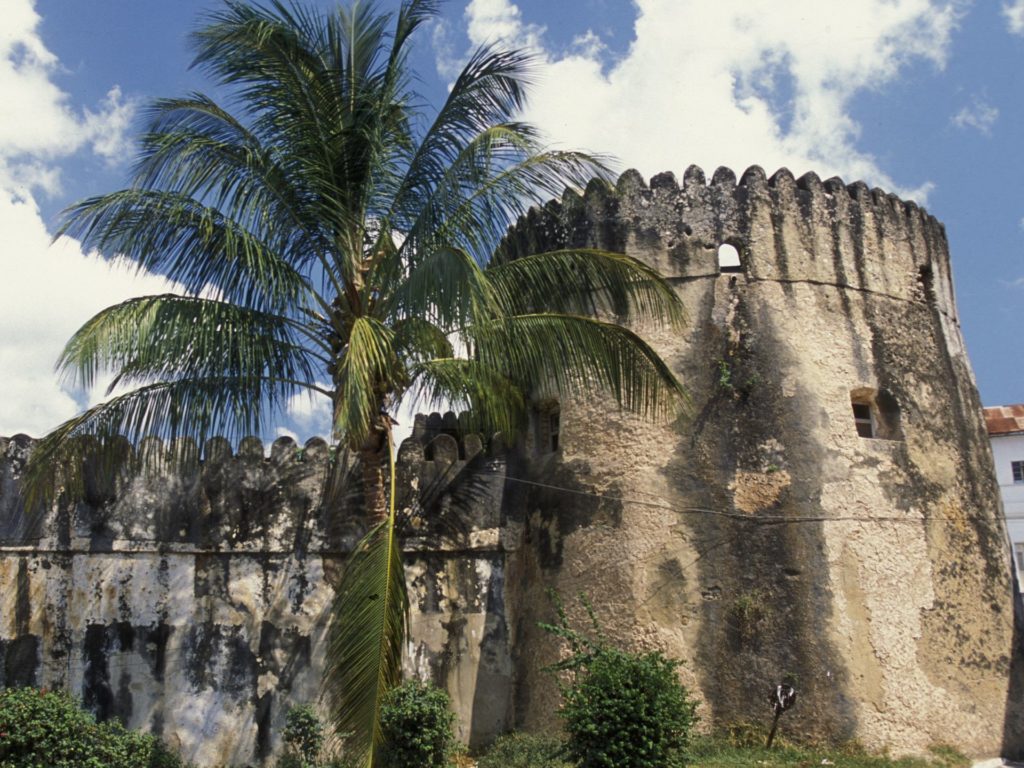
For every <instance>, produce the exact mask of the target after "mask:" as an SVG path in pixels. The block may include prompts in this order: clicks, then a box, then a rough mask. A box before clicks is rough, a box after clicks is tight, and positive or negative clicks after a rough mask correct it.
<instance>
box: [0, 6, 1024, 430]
mask: <svg viewBox="0 0 1024 768" xmlns="http://www.w3.org/2000/svg"><path fill="white" fill-rule="evenodd" d="M384 4H385V5H387V4H388V3H384ZM321 5H323V6H324V7H329V6H330V5H331V3H326V2H323V3H321ZM214 7H216V3H215V2H214V0H175V1H174V2H167V1H165V0H133V1H131V2H129V1H128V0H89V2H83V0H34V1H33V0H5V2H4V8H3V16H0V48H2V50H3V61H2V63H0V105H2V106H0V110H2V114H0V269H2V274H3V275H4V280H3V281H2V283H0V329H2V332H0V368H2V369H3V371H4V374H3V376H2V377H0V434H13V433H15V432H21V431H24V432H28V433H30V434H41V433H42V432H44V431H46V430H47V429H49V428H51V427H52V426H55V425H56V424H57V423H58V422H59V421H60V420H62V419H65V418H67V417H69V416H71V415H73V414H74V412H75V410H76V409H77V408H79V407H81V406H82V405H84V404H85V403H87V402H88V401H90V400H91V399H95V398H96V397H98V396H99V392H98V391H95V392H87V393H83V392H70V391H67V390H66V389H64V388H62V387H61V385H60V383H59V382H58V381H57V380H56V379H55V377H54V376H53V374H52V365H53V361H54V359H55V358H56V356H57V354H58V353H59V351H60V348H61V346H62V344H63V342H64V341H65V340H66V339H67V337H68V336H69V335H70V334H71V333H72V332H73V331H74V330H75V329H76V328H77V327H78V326H79V325H80V324H81V323H82V322H84V321H85V320H86V319H87V318H88V317H89V316H90V315H91V314H92V313H94V312H96V311H97V310H99V309H100V308H102V307H103V306H106V305H108V304H110V303H113V302H115V301H118V300H120V299H123V298H125V297H127V296H129V295H133V294H138V293H148V292H154V291H159V290H164V288H165V286H164V285H163V284H162V282H161V280H160V278H159V277H158V276H153V275H141V276H135V275H130V274H128V273H126V272H124V271H110V270H109V269H108V268H107V266H106V265H104V264H103V263H100V262H99V261H97V260H96V259H95V258H94V257H90V256H89V255H87V254H83V253H82V250H81V248H80V247H79V245H78V243H76V242H74V241H71V240H67V239H63V240H59V241H57V243H56V244H54V245H53V246H50V244H49V241H50V237H51V236H52V233H53V232H54V230H55V226H56V220H57V214H58V213H59V211H60V210H61V209H62V208H63V207H64V206H66V205H68V204H69V203H71V202H73V201H75V200H77V199H80V198H82V197H86V196H89V195H94V194H100V193H103V192H107V191H111V190H113V189H116V188H118V187H120V186H121V185H122V184H123V182H124V180H125V178H126V175H127V170H128V166H129V163H130V158H131V154H132V145H131V137H132V131H133V126H134V125H136V120H137V118H138V114H139V110H140V109H141V108H142V107H143V105H144V104H145V103H146V101H147V100H149V99H152V98H156V97H161V96H172V95H179V94H181V93H184V92H186V91H189V90H192V89H204V88H206V84H205V83H204V82H203V81H202V79H201V77H200V76H199V75H198V74H197V73H195V72H192V71H190V70H188V62H189V58H190V57H189V51H188V47H187V39H186V37H187V34H188V32H189V30H191V29H193V28H194V26H195V24H196V21H197V18H198V17H199V16H200V14H201V13H202V12H203V11H204V10H206V9H210V8H214ZM494 41H497V42H501V43H505V44H509V45H518V46H525V47H528V48H531V49H532V50H534V52H535V53H536V54H537V56H538V57H539V59H540V61H541V62H542V65H543V66H542V69H541V71H540V82H539V83H538V85H537V87H536V88H535V91H534V97H533V100H532V102H531V105H530V107H529V108H528V110H527V113H526V115H525V118H526V119H528V120H531V121H533V122H535V123H537V124H538V125H539V126H540V127H541V128H542V129H543V130H544V131H545V132H546V133H547V135H548V136H549V137H550V139H551V140H552V141H554V142H557V143H559V144H561V145H563V146H567V147H575V148H584V149H589V150H594V151H605V152H611V153H613V154H614V155H615V156H617V157H618V158H619V163H620V166H621V168H623V169H624V168H627V167H637V168H639V170H640V171H641V172H642V173H643V174H644V175H645V176H648V177H649V176H650V175H653V174H654V173H657V172H659V171H662V170H671V171H674V172H675V173H676V174H677V176H681V175H682V172H683V170H684V169H685V168H686V167H687V166H688V165H689V164H690V163H697V164H699V165H701V166H703V167H704V168H705V170H706V171H707V172H708V173H709V174H710V172H711V171H713V170H714V168H715V167H717V166H718V165H727V166H730V167H732V168H733V169H735V170H736V171H737V173H739V172H741V171H742V170H743V169H744V168H745V167H746V166H748V165H751V164H754V163H756V164H759V165H761V166H763V167H764V168H765V169H766V170H767V171H768V173H771V172H773V171H774V170H776V169H777V168H778V167H780V166H783V165H785V166H787V167H789V168H790V169H791V170H792V171H793V172H794V173H795V174H797V175H800V174H801V173H803V172H805V171H808V170H815V171H817V172H818V174H819V175H820V176H821V177H822V178H827V177H828V176H832V175H839V176H841V177H842V178H844V179H845V180H846V181H848V182H852V181H855V180H857V179H863V180H865V181H866V182H867V183H868V184H869V185H871V186H881V187H883V188H885V189H887V190H890V191H893V192H896V193H898V194H901V195H903V196H905V197H908V198H913V199H916V200H917V201H919V202H921V203H923V204H924V205H925V206H926V207H927V208H928V210H929V211H930V212H931V213H933V214H934V215H936V216H937V217H938V218H939V219H941V220H942V221H943V222H945V224H946V229H947V234H948V236H949V241H950V246H951V251H952V255H953V264H954V275H955V281H956V291H957V298H958V301H959V307H960V314H961V321H962V325H963V332H964V336H965V339H966V342H967V349H968V352H969V354H970V357H971V360H972V362H973V364H974V369H975V372H976V375H977V378H978V384H979V388H980V390H981V394H982V399H983V401H984V403H985V404H986V405H996V404H1005V403H1016V402H1021V401H1024V376H1022V373H1024V363H1022V360H1024V358H1022V356H1021V355H1020V353H1019V352H1018V348H1017V346H1016V344H1015V343H1014V342H1013V341H1012V338H1013V336H1012V334H1013V333H1015V332H1016V331H1017V330H1020V329H1021V328H1022V327H1024V322H1022V321H1024V302H1022V299H1024V259H1022V252H1024V194H1021V180H1022V179H1024V161H1022V156H1024V155H1022V153H1021V147H1020V144H1021V139H1022V137H1024V130H1022V129H1024V100H1022V99H1021V98H1020V92H1021V83H1020V80H1021V77H1022V75H1021V72H1022V71H1024V67H1022V66H1021V64H1022V63H1024V0H976V1H975V2H971V1H970V0H859V2H857V3H851V2H849V0H786V2H784V3H780V2H778V1H777V0H731V1H730V0H717V2H710V1H709V0H632V1H631V0H560V1H559V2H550V0H548V1H546V2H541V1H539V0H519V1H518V2H513V0H450V1H449V2H448V3H447V4H446V5H445V6H444V12H443V15H442V16H441V17H440V18H439V19H438V21H437V22H436V23H435V24H434V25H433V26H432V27H431V28H430V29H428V30H426V31H425V32H423V33H422V34H421V35H420V39H419V41H418V46H417V49H416V56H415V60H414V63H415V66H416V68H417V72H418V74H419V76H420V77H421V79H422V92H423V94H424V96H426V97H427V98H428V99H433V100H436V99H439V98H440V97H441V96H443V94H444V90H445V86H446V83H447V82H449V81H450V79H451V78H452V77H453V75H454V73H455V71H456V70H457V67H458V65H459V63H460V62H461V61H463V60H464V59H465V57H466V55H467V53H468V51H469V50H470V49H471V48H472V46H474V45H477V44H480V43H483V42H494ZM323 416H324V412H323V408H322V407H320V406H318V405H316V404H309V403H296V404H295V409H294V412H293V413H292V420H291V423H290V424H289V425H287V426H288V427H289V428H290V429H292V430H293V431H295V432H297V433H298V434H299V436H300V437H303V438H304V437H306V436H308V435H309V434H313V433H315V432H322V431H323V427H322V426H321V425H322V419H323Z"/></svg>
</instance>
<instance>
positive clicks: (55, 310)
mask: <svg viewBox="0 0 1024 768" xmlns="http://www.w3.org/2000/svg"><path fill="white" fill-rule="evenodd" d="M38 24H39V17H38V15H37V14H36V12H35V9H34V7H33V4H32V2H31V1H30V0H9V1H8V2H7V3H5V4H4V21H3V23H2V24H0V99H2V100H3V104H4V109H5V112H6V113H7V114H13V115H17V116H18V119H16V120H2V121H0V274H3V276H4V278H3V280H2V281H0V328H2V329H3V332H2V334H0V370H2V371H4V375H3V376H0V434H3V435H11V434H15V433H17V432H27V433H29V434H32V435H41V434H43V433H44V432H46V431H48V430H49V429H51V428H53V427H54V426H56V425H57V424H58V423H59V422H60V421H62V420H64V419H67V418H69V417H70V416H73V415H74V414H75V413H76V412H77V411H78V410H79V407H80V406H81V405H82V404H83V402H85V401H88V402H95V401H96V400H97V399H98V398H99V397H102V395H103V392H102V387H96V388H95V389H94V391H92V392H89V393H69V392H67V391H65V390H64V389H62V388H61V387H60V386H59V385H58V382H57V379H56V377H55V376H54V373H53V364H54V362H55V360H56V359H57V356H58V354H59V353H60V350H61V348H62V347H63V345H64V342H65V341H67V339H68V337H69V336H70V335H71V334H72V333H73V332H74V331H75V330H76V329H77V328H78V327H79V326H80V325H81V324H82V323H83V322H84V321H85V320H87V319H88V318H89V317H90V316H92V315H93V314H95V313H96V312H97V311H98V310H100V309H102V308H103V307H105V306H108V305H110V304H113V303H115V302H118V301H122V300H123V299H125V298H127V297H129V296H133V295H139V294H145V293H155V292H162V291H166V290H168V289H169V288H170V287H172V286H169V285H168V283H167V282H166V281H165V280H163V279H161V278H158V277H154V276H151V275H145V274H143V275H136V274H135V273H134V272H133V271H129V270H128V269H126V268H123V267H122V268H110V266H109V265H108V264H107V263H106V262H104V261H102V260H100V259H99V258H97V257H96V256H95V255H93V256H86V255H85V254H83V252H82V248H81V246H80V244H79V243H78V242H76V241H75V240H72V239H70V238H61V239H60V240H58V241H57V242H55V243H53V244H52V245H51V243H50V240H51V233H50V232H48V231H47V228H46V225H45V224H44V222H43V220H42V217H41V215H40V212H39V207H38V205H37V203H36V200H35V197H34V195H35V194H38V192H40V191H42V192H52V191H54V190H56V189H57V188H58V186H59V181H60V176H59V166H58V165H57V163H58V161H59V160H60V159H61V158H64V157H67V156H69V155H70V154H72V153H74V152H76V151H79V150H81V149H83V148H90V149H91V150H92V151H93V152H95V153H96V154H98V155H99V156H101V157H103V158H105V159H107V160H108V161H113V160H115V159H117V158H118V157H119V156H122V155H123V154H124V151H125V147H126V141H125V132H126V129H127V127H128V124H129V122H130V120H131V116H132V111H133V108H134V105H133V104H132V103H131V102H126V101H125V100H124V99H123V98H122V95H121V92H120V90H119V89H118V88H117V87H116V86H115V87H113V88H111V90H110V91H109V93H108V94H107V98H106V99H105V100H104V102H103V103H102V104H100V105H98V107H97V109H96V110H95V111H91V110H87V111H86V112H85V113H84V114H81V115H78V114H76V113H75V112H74V111H73V110H72V109H71V108H70V106H69V105H68V98H67V95H66V94H65V93H63V92H62V91H61V90H60V89H59V88H58V87H57V86H56V85H55V84H54V83H53V82H52V80H51V76H52V75H53V74H54V72H56V71H57V68H58V66H59V63H58V61H57V58H56V57H55V56H54V55H53V53H51V52H50V51H49V50H47V48H46V46H45V45H44V43H43V41H42V39H41V38H40V37H39V35H38V33H37V26H38Z"/></svg>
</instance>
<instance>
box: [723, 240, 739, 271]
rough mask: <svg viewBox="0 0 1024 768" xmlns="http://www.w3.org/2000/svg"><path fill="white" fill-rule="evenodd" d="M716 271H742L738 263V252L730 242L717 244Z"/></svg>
mask: <svg viewBox="0 0 1024 768" xmlns="http://www.w3.org/2000/svg"><path fill="white" fill-rule="evenodd" d="M718 271H719V272H742V271H743V267H742V266H741V265H740V252H739V251H738V250H736V246H735V245H733V244H732V243H722V244H721V245H720V246H718Z"/></svg>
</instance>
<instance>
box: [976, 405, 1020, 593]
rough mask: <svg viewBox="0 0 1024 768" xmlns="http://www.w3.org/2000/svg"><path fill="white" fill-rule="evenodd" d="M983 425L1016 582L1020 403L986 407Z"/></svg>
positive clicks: (1018, 558)
mask: <svg viewBox="0 0 1024 768" xmlns="http://www.w3.org/2000/svg"><path fill="white" fill-rule="evenodd" d="M985 426H986V427H987V428H988V435H989V439H990V440H991V442H992V458H993V460H994V461H995V464H996V478H997V479H998V481H999V491H1000V493H1001V495H1002V497H1003V510H1004V511H1005V512H1006V528H1007V531H1008V532H1009V535H1010V542H1011V543H1012V546H1013V562H1014V564H1015V565H1016V567H1017V582H1018V585H1019V584H1020V582H1021V580H1022V577H1024V404H1021V405H1001V406H996V407H994V408H986V409H985Z"/></svg>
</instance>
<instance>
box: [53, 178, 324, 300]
mask: <svg viewBox="0 0 1024 768" xmlns="http://www.w3.org/2000/svg"><path fill="white" fill-rule="evenodd" d="M65 234H67V235H71V236H73V237H77V238H79V239H80V240H82V242H83V244H84V245H85V246H86V247H87V248H96V249H98V250H99V251H100V252H102V253H107V254H117V255H119V256H121V257H123V258H125V259H128V260H130V261H133V262H134V263H135V264H136V265H137V266H138V268H139V269H146V270H151V271H154V272H157V273H160V274H163V275H165V276H167V278H168V279H170V280H174V281H176V282H178V283H180V284H181V285H182V286H183V287H184V289H185V290H186V291H187V292H189V293H193V294H200V293H202V292H204V291H209V290H210V289H211V288H212V289H214V290H215V291H216V292H217V293H218V294H219V295H220V296H221V297H222V298H224V299H226V300H229V301H234V302H238V303H240V304H244V305H246V306H249V307H253V308H262V309H269V310H272V311H273V310H275V309H279V308H281V307H287V306H295V305H296V304H298V305H300V306H301V305H302V304H303V303H304V302H305V301H306V300H307V299H308V297H310V296H312V295H314V291H313V289H312V287H311V286H310V284H309V281H308V280H307V278H306V277H305V276H304V275H303V274H302V273H301V272H299V271H297V270H296V269H295V268H294V267H293V266H292V265H291V264H289V263H288V261H287V260H286V259H285V258H283V257H282V256H281V254H280V253H278V252H277V251H276V250H275V249H274V248H273V247H271V246H269V245H268V244H267V243H265V242H264V241H263V240H261V239H260V238H259V237H258V236H256V235H254V234H253V233H252V232H250V231H248V230H247V229H245V228H244V227H242V226H240V225H238V224H237V223H236V222H234V221H232V220H231V219H228V218H226V217H224V216H223V215H222V214H221V213H220V212H219V211H217V210H216V209H214V208H211V207H208V206H205V205H203V204H202V203H199V202H197V201H195V200H193V199H192V198H190V197H188V196H185V195H179V194H176V193H173V192H162V191H145V190H137V189H127V190H122V191H120V192H114V193H111V194H109V195H103V196H101V197H93V198H89V199H87V200H83V201H81V202H79V203H77V204H75V205H74V206H72V207H71V208H69V209H68V210H67V211H66V212H65V220H64V222H63V224H62V225H61V227H60V229H59V230H58V233H57V236H58V237H59V236H60V235H65Z"/></svg>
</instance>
